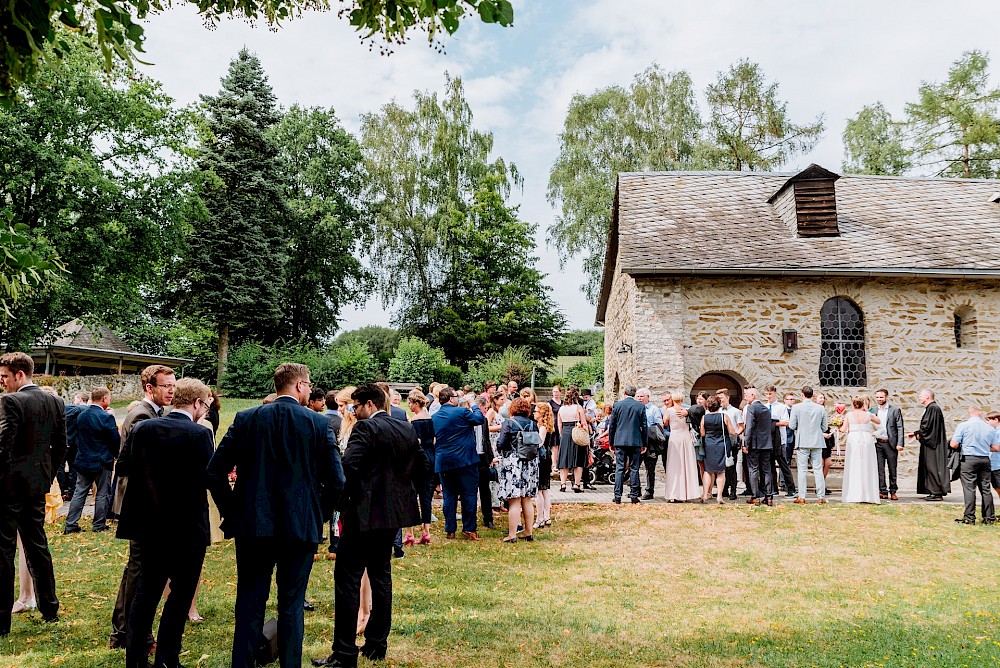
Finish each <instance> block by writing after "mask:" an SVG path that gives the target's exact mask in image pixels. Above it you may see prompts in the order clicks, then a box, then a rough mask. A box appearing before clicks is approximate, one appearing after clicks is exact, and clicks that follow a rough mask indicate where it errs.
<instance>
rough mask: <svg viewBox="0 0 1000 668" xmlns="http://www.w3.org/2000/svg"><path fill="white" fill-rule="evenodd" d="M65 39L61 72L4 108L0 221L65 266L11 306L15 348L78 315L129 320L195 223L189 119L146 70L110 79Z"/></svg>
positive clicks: (79, 43)
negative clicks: (11, 225)
mask: <svg viewBox="0 0 1000 668" xmlns="http://www.w3.org/2000/svg"><path fill="white" fill-rule="evenodd" d="M65 40H66V43H67V48H68V51H67V52H66V53H65V54H64V57H63V60H62V66H61V67H59V68H46V69H45V70H44V71H42V72H40V73H39V74H38V77H37V78H36V79H35V81H34V83H32V84H30V85H27V84H26V85H24V86H21V87H20V88H19V89H18V93H19V95H20V96H21V98H22V100H23V103H22V104H17V105H14V106H13V107H10V108H6V109H0V136H2V137H3V138H4V140H3V141H2V142H0V220H10V221H12V222H13V223H14V224H15V226H20V225H23V226H26V227H25V228H21V227H18V229H20V230H23V232H22V234H21V236H23V237H25V238H27V239H28V240H29V241H30V248H31V252H32V253H36V254H39V255H40V256H41V257H43V258H51V257H58V258H60V261H61V263H62V264H63V265H64V266H65V269H66V273H65V274H64V275H63V278H64V279H65V280H60V281H58V282H56V283H54V284H51V285H50V286H49V288H48V289H47V290H45V291H44V292H35V293H33V294H30V295H25V298H24V299H23V300H22V301H21V302H20V303H19V304H18V305H16V306H14V307H13V308H12V312H13V317H12V318H10V319H9V321H8V322H7V323H6V324H5V332H4V336H3V339H4V341H5V343H6V344H7V345H9V346H11V347H25V346H30V345H32V344H33V343H34V341H36V340H38V339H39V338H40V337H41V336H42V335H43V334H44V333H46V332H47V331H49V330H51V329H52V328H53V327H56V326H59V325H62V324H63V323H64V322H66V321H68V320H70V319H72V318H76V317H81V316H88V317H89V318H91V319H93V320H94V321H100V322H101V323H104V324H108V325H110V326H112V327H118V326H120V325H121V324H123V323H125V322H129V321H131V320H132V319H134V317H135V316H136V315H137V314H138V313H140V312H142V311H144V310H145V309H146V308H147V304H148V303H149V301H150V286H151V285H152V284H153V283H156V282H159V281H161V280H162V278H163V276H165V275H166V274H167V273H168V268H169V267H170V266H171V265H172V264H173V262H174V260H175V258H176V257H177V256H178V255H179V254H180V252H181V250H182V248H183V246H184V239H185V236H186V234H187V229H188V221H189V220H190V219H191V218H192V217H195V216H197V215H199V214H198V212H199V209H200V203H199V201H198V199H197V194H196V192H195V191H196V188H195V183H194V179H193V163H192V162H191V161H190V160H189V159H188V158H187V157H186V151H187V149H188V147H189V145H190V142H191V141H192V137H193V132H192V130H193V125H192V122H191V121H192V119H191V116H190V114H188V113H186V112H184V111H178V110H176V109H174V108H173V106H172V100H171V99H170V98H169V97H168V96H166V95H164V94H163V92H162V90H161V88H160V85H159V84H158V83H157V82H155V81H153V80H151V79H149V78H147V77H145V76H142V75H141V74H138V73H135V74H134V75H133V76H131V77H129V76H125V75H124V74H123V73H116V74H114V75H112V76H111V77H106V76H105V75H104V74H103V73H102V71H101V63H100V62H99V60H98V58H97V57H96V56H95V55H94V54H93V52H92V51H91V50H90V49H89V48H88V47H87V46H86V45H85V44H84V43H83V40H82V39H80V38H78V37H74V36H66V38H65ZM11 239H12V240H13V238H11ZM0 245H2V249H3V251H5V252H10V251H11V250H12V246H11V245H10V244H8V243H6V242H0ZM21 248H22V250H23V249H24V247H21ZM29 274H30V272H29Z"/></svg>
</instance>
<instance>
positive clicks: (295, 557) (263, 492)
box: [208, 363, 344, 668]
mask: <svg viewBox="0 0 1000 668" xmlns="http://www.w3.org/2000/svg"><path fill="white" fill-rule="evenodd" d="M310 388H311V384H310V383H309V367H307V366H305V365H304V364H291V363H285V364H281V365H279V366H278V368H277V369H275V371H274V389H275V390H276V391H277V395H278V396H277V398H276V399H275V400H274V401H273V402H272V403H270V404H265V405H263V406H257V407H255V408H250V409H248V410H245V411H241V412H240V413H237V415H236V419H235V420H234V421H233V425H232V427H230V428H229V431H228V432H226V435H225V437H223V439H222V443H221V444H220V445H219V449H218V450H216V452H215V455H214V456H213V457H212V461H211V463H209V465H208V480H209V489H210V490H211V492H212V497H213V498H214V499H215V502H216V504H217V505H218V506H219V513H220V514H221V515H222V519H223V522H222V530H223V531H224V532H225V534H226V536H233V537H235V538H236V614H235V617H236V624H235V626H236V628H235V631H234V633H233V655H232V666H233V668H252V667H253V666H254V659H255V656H254V654H255V652H256V650H257V649H258V645H259V643H260V640H261V629H262V628H263V625H264V608H265V606H266V604H267V599H268V594H269V592H270V590H271V578H272V574H274V573H275V569H277V573H276V575H275V577H276V579H277V583H278V655H279V659H280V661H281V665H282V666H298V665H301V663H302V634H303V605H304V603H305V596H306V584H307V583H308V581H309V572H310V570H311V569H312V563H313V555H315V554H316V546H317V545H318V544H319V540H320V536H322V535H323V522H324V520H326V519H328V518H329V517H330V516H331V514H332V512H333V508H334V506H335V505H336V502H337V499H338V498H339V497H340V493H341V490H343V487H344V470H343V468H342V466H341V461H340V450H339V449H338V448H337V443H336V439H335V437H334V435H333V431H332V430H331V427H330V420H329V418H327V417H326V416H325V415H321V414H320V413H315V412H313V411H311V410H309V409H308V408H306V407H305V404H306V402H307V401H308V400H309V390H310ZM233 468H235V469H236V485H235V487H233V488H230V486H229V473H230V472H231V471H232V470H233Z"/></svg>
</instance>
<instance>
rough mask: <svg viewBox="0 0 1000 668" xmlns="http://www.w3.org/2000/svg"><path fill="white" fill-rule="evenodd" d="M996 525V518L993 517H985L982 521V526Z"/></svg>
mask: <svg viewBox="0 0 1000 668" xmlns="http://www.w3.org/2000/svg"><path fill="white" fill-rule="evenodd" d="M996 523H997V518H995V517H987V518H985V519H984V520H983V524H996Z"/></svg>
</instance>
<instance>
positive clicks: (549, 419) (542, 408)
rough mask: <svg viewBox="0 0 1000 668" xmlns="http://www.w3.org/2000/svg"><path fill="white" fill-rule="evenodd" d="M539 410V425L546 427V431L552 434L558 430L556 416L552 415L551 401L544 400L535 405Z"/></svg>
mask: <svg viewBox="0 0 1000 668" xmlns="http://www.w3.org/2000/svg"><path fill="white" fill-rule="evenodd" d="M535 410H536V411H538V426H539V427H544V428H545V433H547V434H551V433H552V432H554V431H555V430H556V421H555V416H553V415H552V406H549V402H547V401H543V402H542V403H540V404H537V405H536V406H535Z"/></svg>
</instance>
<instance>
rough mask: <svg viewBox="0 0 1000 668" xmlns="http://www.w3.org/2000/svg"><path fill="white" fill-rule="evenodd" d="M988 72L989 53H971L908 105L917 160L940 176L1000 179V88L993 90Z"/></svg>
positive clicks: (922, 85)
mask: <svg viewBox="0 0 1000 668" xmlns="http://www.w3.org/2000/svg"><path fill="white" fill-rule="evenodd" d="M988 68H989V57H988V55H987V54H985V53H983V52H982V51H967V52H966V53H964V54H963V55H962V57H961V58H959V59H958V60H956V61H955V62H954V63H953V64H952V66H951V69H949V70H948V79H947V81H945V82H944V83H939V84H935V83H926V82H925V83H922V84H921V85H920V89H919V99H918V100H917V101H916V102H912V103H909V104H907V105H906V116H907V123H908V125H909V128H910V131H911V132H912V140H913V148H914V153H915V160H916V161H917V163H918V165H919V166H921V167H931V168H932V169H933V170H934V174H935V175H936V176H957V177H962V178H973V177H975V178H996V177H997V176H1000V113H998V104H1000V88H989V73H988V71H987V70H988Z"/></svg>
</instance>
